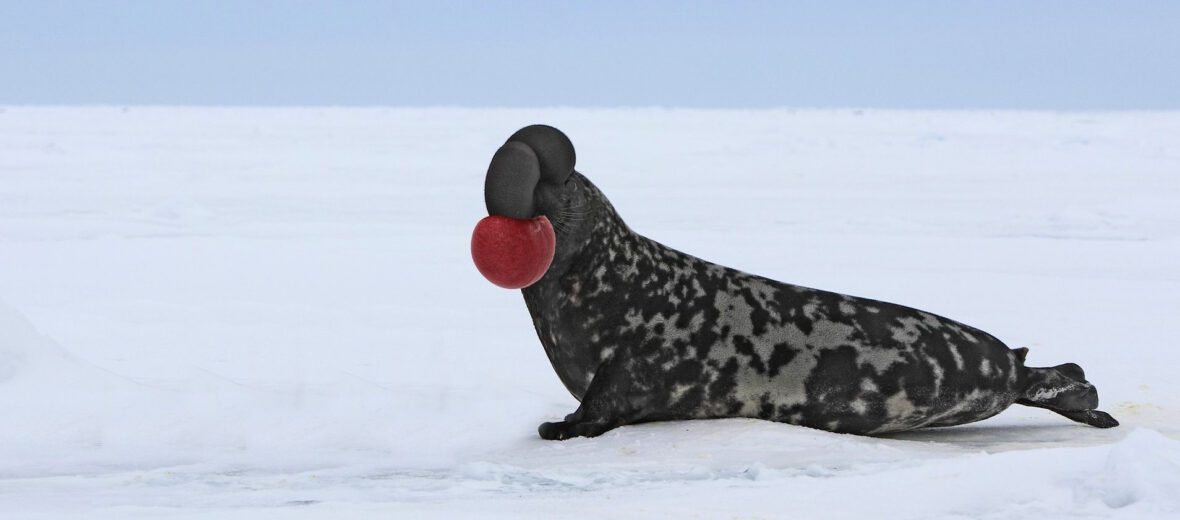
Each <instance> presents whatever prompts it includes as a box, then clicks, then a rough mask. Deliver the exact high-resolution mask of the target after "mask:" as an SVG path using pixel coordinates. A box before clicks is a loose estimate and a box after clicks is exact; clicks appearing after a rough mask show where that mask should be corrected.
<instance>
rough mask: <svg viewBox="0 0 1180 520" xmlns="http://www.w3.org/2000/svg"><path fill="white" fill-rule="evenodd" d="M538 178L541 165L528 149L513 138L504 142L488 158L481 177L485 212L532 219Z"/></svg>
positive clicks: (535, 208)
mask: <svg viewBox="0 0 1180 520" xmlns="http://www.w3.org/2000/svg"><path fill="white" fill-rule="evenodd" d="M540 178H541V165H540V162H539V161H538V160H537V155H536V154H535V153H534V152H533V150H532V148H530V147H529V146H528V145H527V144H524V143H520V142H516V141H509V142H507V143H504V146H501V147H500V149H499V150H496V155H494V156H493V157H492V164H491V165H489V166H488V175H487V177H486V178H485V179H484V185H483V197H484V203H485V204H486V205H487V207H488V214H489V215H501V216H505V217H510V218H532V217H533V216H534V214H535V213H536V210H537V207H536V204H535V203H534V202H533V192H534V191H535V190H536V188H537V181H538V180H540Z"/></svg>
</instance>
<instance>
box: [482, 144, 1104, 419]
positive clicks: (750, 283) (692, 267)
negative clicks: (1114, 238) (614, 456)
mask: <svg viewBox="0 0 1180 520" xmlns="http://www.w3.org/2000/svg"><path fill="white" fill-rule="evenodd" d="M529 128H536V127H529ZM543 128H549V127H543ZM552 132H557V131H556V130H555V129H552ZM558 134H559V135H560V132H558ZM541 135H543V136H544V135H546V134H545V133H544V132H542V133H541ZM560 137H561V138H564V135H560ZM567 142H568V141H567ZM530 145H531V146H534V147H544V146H545V142H544V141H543V140H541V141H540V142H537V140H536V139H534V140H533V141H532V142H531V143H530ZM570 150H571V153H572V147H570ZM538 155H540V153H538ZM570 168H571V169H572V159H571V160H570ZM493 173H494V172H491V171H489V175H493ZM542 184H544V183H542ZM537 190H538V193H537V195H536V197H535V200H536V202H537V210H536V211H537V212H538V213H542V214H546V215H547V216H549V217H550V220H552V221H553V222H554V223H555V226H556V229H557V236H558V245H557V249H558V251H557V255H556V258H555V260H554V263H553V265H552V266H551V267H550V269H549V271H548V272H547V273H546V274H545V276H544V277H543V278H541V280H540V281H538V282H537V283H536V284H534V285H532V286H529V287H526V288H524V289H522V292H523V294H524V299H525V303H526V304H527V306H528V309H529V313H530V314H531V315H532V319H533V325H534V326H535V328H536V330H537V335H538V336H539V338H540V340H541V344H542V345H543V346H544V349H545V353H546V354H547V355H548V356H549V360H550V361H551V363H552V365H553V368H554V370H555V371H556V372H557V376H558V377H559V378H560V379H561V382H562V383H563V384H564V385H565V387H566V388H567V389H569V391H570V393H572V394H573V395H574V397H576V398H577V399H578V400H579V401H580V402H581V406H580V407H579V408H578V409H577V411H575V412H574V413H572V414H570V415H569V416H567V417H566V418H565V420H564V421H560V422H554V423H545V424H542V425H541V427H540V430H539V432H540V435H541V436H542V437H544V438H546V439H565V438H569V437H573V436H595V435H599V434H601V433H603V432H605V431H607V430H610V429H612V428H615V427H617V426H620V425H624V424H631V423H638V422H645V421H664V420H680V419H705V418H717V417H752V418H759V419H767V420H772V421H779V422H785V423H790V424H797V425H802V426H809V427H813V428H819V429H823V430H829V431H834V432H848V433H858V434H880V433H888V432H898V431H905V430H912V429H915V428H922V427H928V426H950V425H956V424H963V423H969V422H973V421H979V420H981V419H986V418H988V417H991V416H993V415H995V414H997V413H999V412H1001V411H1003V410H1004V409H1005V408H1007V407H1008V406H1010V405H1011V404H1013V403H1020V404H1026V405H1030V406H1038V407H1042V408H1048V409H1050V410H1053V411H1055V412H1058V413H1060V414H1062V415H1065V416H1066V417H1069V418H1071V419H1073V420H1076V421H1080V422H1085V423H1087V424H1091V425H1094V426H1100V427H1109V426H1115V425H1117V424H1118V423H1117V422H1116V421H1115V420H1114V419H1113V418H1111V417H1110V416H1109V415H1107V414H1105V413H1103V412H1099V411H1097V410H1094V408H1095V407H1096V406H1097V392H1096V391H1095V389H1094V387H1093V386H1092V385H1091V384H1090V383H1088V382H1087V381H1086V380H1085V376H1084V374H1083V373H1082V371H1081V368H1080V367H1078V366H1077V365H1073V364H1066V365H1060V366H1058V367H1053V368H1029V367H1025V366H1024V355H1025V352H1026V350H1025V349H1016V350H1012V349H1009V348H1008V347H1007V346H1005V345H1004V344H1003V343H1002V342H1000V341H999V340H998V339H996V338H995V337H993V336H992V335H990V334H988V333H986V332H983V331H981V330H979V329H976V328H974V327H971V326H968V325H964V324H962V323H958V322H956V321H954V320H950V319H947V318H944V317H941V316H937V315H934V314H931V313H928V312H924V311H920V310H916V309H912V308H909V307H904V306H901V305H896V304H892V303H887V302H882V301H877V300H871V299H867V298H858V297H854V296H847V295H843V294H837V293H833V292H828V291H822V290H818V289H811V288H807V287H802V286H798V285H791V284H786V283H781V282H777V281H774V280H770V279H767V278H763V277H760V276H756V275H752V274H747V273H744V272H741V271H737V270H734V269H730V268H727V267H723V266H720V265H717V264H713V263H710V262H707V261H705V260H701V259H699V258H696V257H694V256H692V255H688V254H685V253H682V252H680V251H677V250H675V249H672V248H669V247H667V246H664V245H662V244H660V243H658V242H656V241H653V240H651V239H648V238H646V237H643V236H641V235H639V234H638V233H635V232H634V231H632V230H631V229H630V228H629V227H627V225H626V224H625V223H624V222H623V220H622V218H620V217H619V214H618V213H617V212H616V211H615V209H614V207H613V206H612V205H611V203H610V202H609V201H608V200H607V198H606V197H605V196H604V195H603V194H602V192H601V191H599V190H598V188H596V187H595V186H594V185H593V184H592V183H591V182H590V181H589V180H588V179H586V178H585V177H584V176H582V175H581V174H579V173H578V172H576V171H573V172H572V173H571V174H569V175H568V177H564V181H563V182H562V184H561V185H560V187H554V186H538V188H537Z"/></svg>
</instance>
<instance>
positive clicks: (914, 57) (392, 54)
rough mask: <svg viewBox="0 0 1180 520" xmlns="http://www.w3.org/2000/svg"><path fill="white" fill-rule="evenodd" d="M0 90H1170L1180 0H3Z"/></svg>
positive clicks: (763, 97)
mask: <svg viewBox="0 0 1180 520" xmlns="http://www.w3.org/2000/svg"><path fill="white" fill-rule="evenodd" d="M0 104H117V105H125V104H198V105H210V104H216V105H397V106H434V105H447V106H513V107H516V106H653V105H656V106H691V107H779V106H787V107H880V108H1036V109H1159V108H1171V109H1176V108H1180V1H1133V0H1128V1H1117V2H1116V1H1110V2H1091V1H1084V0H1082V1H1032V0H1021V1H987V2H982V1H981V2H953V1H929V2H912V1H900V2H894V1H876V2H822V1H815V2H745V1H726V2H697V1H653V2H639V1H635V2H616V1H594V2H560V1H535V2H526V1H510V2H446V1H436V2H395V1H346V0H337V1H297V0H283V1H250V0H229V1H204V2H199V1H189V2H181V1H165V0H143V1H102V0H89V1H86V0H76V1H53V0H0Z"/></svg>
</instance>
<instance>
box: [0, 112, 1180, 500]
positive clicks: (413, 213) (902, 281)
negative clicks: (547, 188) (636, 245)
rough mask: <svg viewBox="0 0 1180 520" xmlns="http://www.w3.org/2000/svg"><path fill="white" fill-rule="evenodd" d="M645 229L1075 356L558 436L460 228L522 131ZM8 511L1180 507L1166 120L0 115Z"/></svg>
mask: <svg viewBox="0 0 1180 520" xmlns="http://www.w3.org/2000/svg"><path fill="white" fill-rule="evenodd" d="M534 122H547V123H550V124H554V125H556V126H558V127H559V128H562V129H563V130H565V131H566V132H567V133H568V134H569V135H570V136H571V137H572V138H573V141H574V143H575V145H576V146H577V150H578V169H579V171H581V172H583V173H585V174H587V175H588V176H589V177H590V178H591V179H593V180H594V181H595V182H596V183H597V184H598V185H599V186H600V187H601V188H603V190H604V191H605V192H606V193H607V194H608V195H609V196H610V197H611V200H612V201H613V202H614V203H615V206H616V207H617V208H618V209H619V210H620V212H621V213H622V215H623V216H624V218H626V219H627V220H628V222H629V223H630V224H631V225H632V227H633V228H635V229H636V230H638V231H640V232H642V233H644V234H647V235H648V236H651V237H653V238H656V239H657V240H660V241H661V242H664V243H666V244H668V245H671V246H672V247H676V248H678V249H682V250H685V251H688V252H691V253H693V254H696V255H698V256H702V257H704V258H708V259H711V260H714V261H718V262H721V263H724V264H727V265H731V266H734V267H737V268H741V269H744V270H748V271H752V272H755V273H758V274H762V275H767V276H770V277H773V278H776V279H780V280H783V281H788V282H793V283H799V284H803V285H808V286H812V287H820V288H824V289H830V290H836V291H841V292H847V293H851V294H856V295H861V296H867V297H873V298H879V299H884V300H890V301H896V302H898V303H903V304H907V305H911V306H915V307H919V308H922V309H926V310H930V311H932V312H936V313H939V314H943V315H946V316H949V317H952V318H956V319H959V320H961V321H965V322H967V323H970V324H972V325H975V326H978V327H980V328H982V329H984V330H987V331H989V332H991V333H992V334H995V335H996V336H997V337H999V338H1001V339H1002V340H1004V341H1006V342H1007V343H1008V344H1009V345H1011V346H1014V347H1015V346H1027V347H1029V348H1030V349H1031V352H1030V354H1029V358H1028V359H1029V363H1030V364H1032V365H1041V366H1049V365H1056V364H1059V363H1063V362H1067V361H1072V362H1076V363H1079V364H1081V365H1082V366H1083V367H1085V369H1086V371H1087V374H1088V375H1089V377H1090V379H1091V380H1092V381H1093V382H1095V383H1096V385H1097V386H1098V388H1099V391H1100V395H1101V397H1102V403H1103V405H1102V408H1103V409H1105V410H1107V411H1109V412H1111V413H1112V414H1114V415H1115V416H1116V417H1117V418H1118V419H1119V420H1121V421H1122V423H1123V426H1122V427H1120V428H1115V429H1112V430H1098V429H1093V428H1088V427H1085V426H1080V425H1077V424H1074V423H1071V422H1069V421H1067V420H1065V419H1063V418H1061V417H1058V416H1056V415H1054V414H1051V413H1048V412H1045V411H1042V410H1034V409H1028V408H1021V407H1014V408H1012V409H1010V410H1009V411H1006V412H1005V413H1003V414H1001V415H999V416H998V417H996V418H993V419H990V420H988V421H984V422H981V423H977V424H973V425H967V426H961V427H954V428H946V429H936V430H924V431H919V432H913V433H908V434H898V435H893V436H890V437H887V438H867V437H857V436H850V435H837V434H831V433H826V432H821V431H815V430H809V429H805V428H800V427H793V426H787V425H782V424H775V423H768V422H762V421H754V420H741V419H730V420H719V421H699V422H680V423H659V424H647V425H639V426H631V427H624V428H620V429H618V430H615V431H612V432H609V433H607V434H606V435H604V436H602V437H600V438H596V439H574V440H570V441H566V442H560V443H558V442H545V441H542V440H540V439H539V438H537V436H536V433H535V432H536V426H537V425H538V424H539V423H541V422H542V421H546V420H554V419H557V418H560V417H562V416H563V415H564V414H566V413H568V412H570V411H572V410H573V409H574V408H575V407H576V402H575V400H574V399H573V398H572V397H571V396H570V395H569V394H568V393H567V392H566V391H565V390H564V388H562V386H561V385H560V383H559V382H558V380H557V378H556V377H555V375H554V374H553V371H552V369H551V368H550V367H549V365H548V361H547V360H546V358H545V355H544V353H543V351H542V350H541V348H540V345H539V343H538V341H537V339H536V337H535V336H534V333H533V331H532V329H531V326H530V322H529V318H528V314H527V312H526V310H525V307H524V305H523V302H522V301H521V298H520V296H519V295H518V294H517V293H516V292H515V291H506V290H502V289H498V288H496V287H494V286H492V285H491V284H489V283H487V282H486V281H485V280H483V279H482V278H481V277H480V275H479V274H478V273H477V271H476V270H475V268H474V266H473V265H472V263H471V260H470V257H469V252H468V240H469V238H470V233H471V230H472V228H473V226H474V225H475V223H476V222H477V221H478V220H479V219H480V218H481V217H483V216H484V214H485V212H484V208H483V201H482V193H481V189H482V185H483V180H482V179H483V174H484V172H485V170H486V167H487V163H488V161H489V159H490V158H491V154H492V152H493V151H494V150H495V149H496V148H497V147H498V146H499V145H500V144H501V142H502V140H503V139H504V138H505V137H506V136H507V135H508V134H510V133H511V132H512V131H514V130H515V129H517V128H518V127H521V126H524V125H526V124H530V123H534ZM0 300H3V302H4V303H3V304H0V421H2V422H0V426H2V427H0V518H4V519H12V518H88V519H90V518H120V519H123V518H143V517H166V518H188V517H215V518H264V517H284V518H312V519H321V518H391V517H396V518H448V519H453V518H465V517H480V518H552V517H556V516H557V515H562V516H563V517H572V518H596V517H610V518H615V519H626V518H676V519H681V518H874V519H891V518H1063V517H1071V518H1072V517H1075V516H1083V517H1117V518H1136V519H1140V518H1178V517H1180V493H1178V492H1177V490H1180V377H1178V376H1177V369H1178V365H1180V354H1178V353H1177V343H1176V338H1177V337H1178V336H1180V323H1178V321H1177V318H1178V316H1180V113H1175V112H1156V113H1152V112H1143V113H1033V112H919V111H907V112H891V111H852V110H847V111H793V110H769V111H700V110H662V109H643V110H573V109H560V110H466V109H378V108H375V109H318V108H314V109H311V108H309V109H245V108H201V109H197V108H130V109H119V108H37V107H6V108H2V109H0Z"/></svg>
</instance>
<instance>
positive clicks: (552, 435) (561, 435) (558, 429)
mask: <svg viewBox="0 0 1180 520" xmlns="http://www.w3.org/2000/svg"><path fill="white" fill-rule="evenodd" d="M569 424H570V423H567V422H565V421H561V422H547V423H541V426H540V427H538V428H537V434H539V435H540V436H541V438H542V439H545V440H547V441H564V440H566V439H568V438H570V437H571V435H570V432H569Z"/></svg>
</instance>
